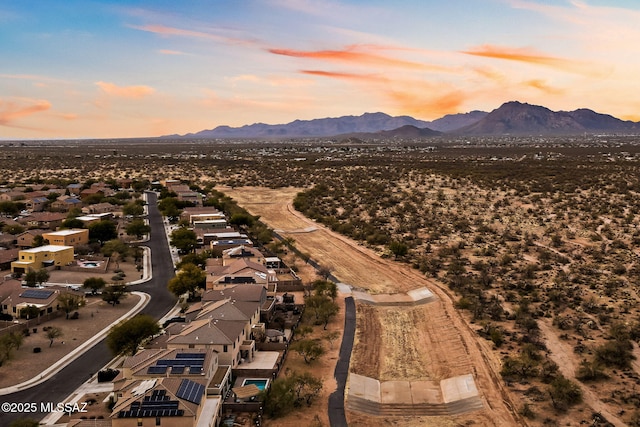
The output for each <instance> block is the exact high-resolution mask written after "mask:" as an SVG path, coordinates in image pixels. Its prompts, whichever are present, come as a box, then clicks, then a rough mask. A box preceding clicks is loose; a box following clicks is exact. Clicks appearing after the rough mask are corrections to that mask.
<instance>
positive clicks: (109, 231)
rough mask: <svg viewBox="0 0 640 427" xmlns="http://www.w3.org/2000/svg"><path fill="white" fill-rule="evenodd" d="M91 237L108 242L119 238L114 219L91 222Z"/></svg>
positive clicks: (94, 239)
mask: <svg viewBox="0 0 640 427" xmlns="http://www.w3.org/2000/svg"><path fill="white" fill-rule="evenodd" d="M88 228H89V239H91V240H93V241H98V242H108V241H109V240H113V239H116V238H118V231H117V230H116V224H115V223H114V222H113V221H109V220H102V221H96V222H94V223H91V224H89V227H88Z"/></svg>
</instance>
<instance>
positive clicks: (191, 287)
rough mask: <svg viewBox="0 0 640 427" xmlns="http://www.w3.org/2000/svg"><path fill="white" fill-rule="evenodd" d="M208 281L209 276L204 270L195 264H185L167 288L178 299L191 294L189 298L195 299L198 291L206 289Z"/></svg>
mask: <svg viewBox="0 0 640 427" xmlns="http://www.w3.org/2000/svg"><path fill="white" fill-rule="evenodd" d="M206 281H207V275H206V273H205V272H204V271H203V270H202V269H200V268H199V267H198V266H197V265H195V264H185V265H183V266H182V269H181V270H180V271H179V272H178V274H176V276H175V277H173V278H172V279H171V280H169V284H168V285H167V286H168V288H169V291H171V293H172V294H174V295H175V296H177V297H179V296H180V295H183V294H186V293H189V298H194V297H195V294H196V291H197V290H198V289H199V288H204V287H205V285H206Z"/></svg>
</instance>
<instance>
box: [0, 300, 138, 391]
mask: <svg viewBox="0 0 640 427" xmlns="http://www.w3.org/2000/svg"><path fill="white" fill-rule="evenodd" d="M132 293H133V294H135V295H138V296H139V297H140V301H138V303H137V304H136V305H135V306H134V307H133V308H132V309H131V310H130V311H129V312H127V313H126V314H124V315H122V316H121V317H120V318H119V319H118V320H117V321H116V322H114V324H115V323H118V322H120V321H122V320H124V319H128V318H130V317H132V316H135V315H136V314H137V313H139V312H140V311H142V309H143V308H144V307H145V306H146V305H147V303H148V302H149V300H150V299H151V297H150V296H149V295H148V294H146V293H143V292H132ZM111 326H113V324H112V325H109V326H107V327H106V328H104V329H102V330H101V331H100V332H98V333H97V334H96V335H94V336H93V337H92V338H91V339H89V340H87V341H85V342H84V343H83V344H82V345H80V346H79V347H78V348H76V349H74V350H73V351H72V352H70V353H69V354H67V355H66V356H65V357H64V358H62V359H60V360H59V361H58V362H56V363H55V364H53V365H51V366H50V367H48V368H47V369H45V370H44V371H42V373H41V374H40V375H38V376H35V377H33V378H32V379H30V380H27V381H24V382H22V383H20V384H16V385H13V386H10V387H5V388H3V389H0V396H2V395H5V394H11V393H15V392H17V391H21V390H24V389H27V388H30V387H33V386H36V385H38V384H41V383H43V382H45V381H47V380H48V379H49V378H51V377H52V376H54V375H55V374H57V373H58V372H60V371H61V370H62V369H63V368H64V367H65V366H67V365H68V364H69V363H71V362H72V361H73V360H75V359H77V358H78V357H79V356H80V355H82V354H83V353H84V352H85V351H86V350H87V349H89V348H91V347H93V346H94V345H95V344H96V343H97V342H98V341H100V340H102V339H103V338H104V337H106V336H107V334H108V333H109V330H110V329H111Z"/></svg>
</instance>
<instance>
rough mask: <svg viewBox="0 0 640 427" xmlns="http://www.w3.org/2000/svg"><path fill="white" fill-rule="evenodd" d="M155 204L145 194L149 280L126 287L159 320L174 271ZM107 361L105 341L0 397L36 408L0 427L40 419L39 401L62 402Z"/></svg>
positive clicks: (0, 416)
mask: <svg viewBox="0 0 640 427" xmlns="http://www.w3.org/2000/svg"><path fill="white" fill-rule="evenodd" d="M157 201H158V200H157V195H156V193H153V192H147V202H148V212H149V214H148V219H149V225H150V226H151V235H150V239H149V240H148V241H147V242H145V246H148V247H149V248H150V249H151V266H152V272H153V277H152V278H151V279H150V280H148V281H146V282H145V283H141V284H138V285H133V286H131V287H130V288H131V290H136V291H142V292H146V293H148V294H149V295H151V300H150V301H149V304H147V306H146V307H145V308H144V309H143V310H142V313H144V314H149V315H151V316H153V317H154V318H156V319H160V318H162V316H164V315H165V314H166V313H167V312H168V311H169V310H171V309H172V308H173V307H174V305H175V303H176V298H175V297H174V296H173V294H171V293H170V292H169V291H168V290H167V283H168V281H169V280H170V279H171V278H172V277H173V276H174V275H175V271H174V268H173V261H172V259H171V253H170V251H169V245H168V242H167V235H166V233H165V228H164V224H163V222H162V216H161V215H160V212H159V211H158V204H157ZM111 359H112V356H111V352H110V351H109V349H108V348H107V345H106V343H105V340H102V341H100V342H98V343H97V344H96V345H95V346H94V347H92V348H91V349H89V350H88V351H87V352H86V353H84V354H83V355H81V356H80V357H78V358H77V359H76V360H74V361H73V362H71V363H70V364H69V365H67V366H66V367H65V368H64V369H62V370H61V371H60V372H58V373H57V374H56V375H54V376H53V377H51V378H50V379H49V380H48V381H45V382H43V383H42V384H40V385H37V386H35V387H31V388H29V389H26V390H23V391H19V392H17V393H13V394H9V395H6V396H0V403H2V402H12V403H35V404H36V406H37V411H34V412H31V413H4V412H1V411H0V426H7V425H9V424H10V423H11V422H12V421H14V420H16V419H19V418H31V419H35V420H40V419H42V417H44V416H45V415H46V414H47V413H46V412H40V406H41V402H42V403H45V404H46V403H48V402H53V404H54V405H55V404H56V403H58V402H62V401H63V400H64V399H65V398H66V397H67V396H69V395H70V394H71V393H73V392H74V391H75V390H76V389H77V388H78V387H80V385H82V384H83V383H84V382H85V381H87V380H88V379H89V378H90V377H91V376H92V375H94V374H95V373H96V372H98V371H99V370H100V369H102V368H103V367H104V366H105V365H106V364H107V363H109V361H110V360H111Z"/></svg>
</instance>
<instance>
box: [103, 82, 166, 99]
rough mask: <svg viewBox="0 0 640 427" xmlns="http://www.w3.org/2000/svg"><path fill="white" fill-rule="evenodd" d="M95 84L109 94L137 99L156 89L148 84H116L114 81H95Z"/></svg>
mask: <svg viewBox="0 0 640 427" xmlns="http://www.w3.org/2000/svg"><path fill="white" fill-rule="evenodd" d="M96 86H98V87H99V88H100V89H102V91H103V92H104V93H106V94H107V95H111V96H117V97H120V98H132V99H139V98H144V97H145V96H148V95H151V94H153V93H154V92H155V91H156V90H155V89H154V88H152V87H150V86H144V85H140V86H118V85H116V84H114V83H108V82H102V81H101V82H96Z"/></svg>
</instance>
